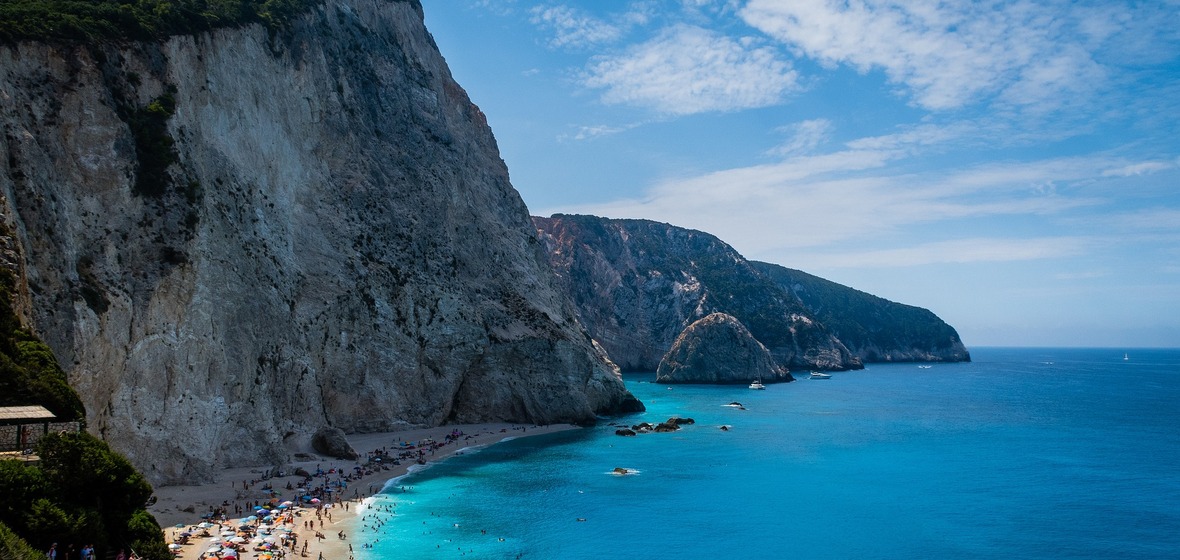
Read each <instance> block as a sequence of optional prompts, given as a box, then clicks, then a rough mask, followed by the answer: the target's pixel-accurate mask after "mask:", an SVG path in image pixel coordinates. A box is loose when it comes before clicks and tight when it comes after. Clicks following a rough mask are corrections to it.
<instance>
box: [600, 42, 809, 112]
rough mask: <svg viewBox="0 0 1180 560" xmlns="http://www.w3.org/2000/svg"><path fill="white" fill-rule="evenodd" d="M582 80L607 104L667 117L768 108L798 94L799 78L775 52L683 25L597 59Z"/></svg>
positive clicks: (750, 43) (754, 43) (751, 43)
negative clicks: (626, 106)
mask: <svg viewBox="0 0 1180 560" xmlns="http://www.w3.org/2000/svg"><path fill="white" fill-rule="evenodd" d="M581 78H582V83H583V84H584V85H586V86H588V87H590V88H594V89H601V90H603V93H602V100H603V101H604V102H606V103H621V104H628V105H636V106H641V107H647V108H650V109H653V110H655V111H657V112H659V113H662V114H668V115H690V114H694V113H703V112H709V111H722V112H724V111H736V110H739V109H749V108H754V107H765V106H769V105H774V104H777V103H780V102H781V101H782V100H783V99H784V97H785V96H786V95H787V94H788V93H790V92H792V91H795V90H796V89H797V88H798V84H797V75H796V72H795V71H794V70H793V69H792V68H791V65H790V64H789V63H788V62H786V61H785V60H783V59H782V58H780V56H779V54H778V53H777V51H775V50H774V49H773V48H770V47H767V46H759V45H758V43H757V41H755V40H753V39H750V38H742V39H734V38H731V37H728V36H725V35H721V34H719V33H717V32H714V31H710V30H707V29H704V28H701V27H696V26H691V25H683V24H681V25H675V26H673V27H670V28H667V29H665V30H663V31H662V32H660V33H659V34H658V35H657V36H655V37H654V38H653V39H651V40H649V41H647V42H645V43H641V44H637V45H634V46H632V47H630V48H628V49H627V50H626V51H624V52H623V53H621V54H617V55H601V56H597V57H595V58H594V59H593V60H592V61H591V62H590V64H589V66H588V67H587V69H586V70H585V71H584V72H583V74H582V76H581Z"/></svg>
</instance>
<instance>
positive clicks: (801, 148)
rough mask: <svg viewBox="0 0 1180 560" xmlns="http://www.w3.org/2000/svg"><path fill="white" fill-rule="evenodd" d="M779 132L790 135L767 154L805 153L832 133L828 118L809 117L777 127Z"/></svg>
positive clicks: (791, 154) (813, 148)
mask: <svg viewBox="0 0 1180 560" xmlns="http://www.w3.org/2000/svg"><path fill="white" fill-rule="evenodd" d="M779 131H780V132H784V133H786V134H788V135H790V138H789V139H788V140H787V141H786V142H785V143H783V144H781V145H779V146H777V147H775V148H773V149H771V150H770V151H769V152H768V154H769V155H773V156H793V155H801V154H807V153H810V152H811V151H813V150H815V148H816V147H818V146H819V145H821V144H823V143H824V142H827V140H828V138H829V137H830V136H831V133H832V121H830V120H828V119H811V120H806V121H802V122H797V123H794V124H790V125H787V126H784V127H781V128H779Z"/></svg>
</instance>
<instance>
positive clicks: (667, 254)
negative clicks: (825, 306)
mask: <svg viewBox="0 0 1180 560" xmlns="http://www.w3.org/2000/svg"><path fill="white" fill-rule="evenodd" d="M533 222H534V223H535V224H536V226H537V228H538V230H539V231H540V232H541V234H542V238H543V239H544V241H545V244H546V246H547V247H548V250H549V259H550V263H551V264H552V266H553V268H554V270H555V271H556V273H557V275H558V277H559V281H560V283H561V285H562V286H563V287H564V288H565V290H566V291H568V292H569V294H570V295H571V297H572V298H573V300H574V303H575V305H576V306H577V310H578V317H579V318H580V320H581V321H582V323H583V324H584V325H585V326H586V328H587V330H589V331H590V334H591V336H593V337H594V338H595V340H597V341H598V342H599V343H601V344H602V346H603V348H604V349H606V352H607V354H609V355H610V357H611V359H612V360H613V361H614V362H615V363H617V364H619V367H621V368H622V369H623V370H624V371H654V370H655V369H656V368H657V367H658V366H659V363H660V360H661V358H663V356H664V353H665V352H667V351H668V349H669V348H671V346H672V343H673V342H674V341H675V340H676V337H677V336H679V335H680V333H681V331H683V330H684V328H685V327H687V326H688V325H690V324H691V323H693V322H694V321H696V320H697V319H700V318H703V317H705V316H706V315H709V314H710V313H714V312H723V313H727V314H729V315H732V316H734V317H736V318H737V319H738V320H739V321H741V323H742V324H743V325H745V326H746V328H748V329H749V330H750V332H751V333H752V334H753V335H754V337H755V338H756V339H757V340H758V341H759V342H761V343H762V344H764V345H765V346H766V347H767V348H768V349H769V350H770V353H771V355H773V356H774V359H775V361H776V362H777V363H778V364H779V365H780V366H782V367H784V368H798V369H854V368H861V367H863V366H862V364H861V362H860V361H859V360H857V359H856V358H855V357H853V356H852V355H851V353H849V351H848V349H847V348H845V347H844V345H843V344H841V343H840V341H839V340H838V339H837V338H836V337H835V336H833V335H832V334H831V333H830V332H828V330H827V329H826V328H825V327H824V326H823V325H822V324H821V323H820V322H819V321H817V320H815V318H814V317H813V315H812V314H811V312H810V311H809V310H807V308H805V307H804V306H803V304H802V303H801V302H799V300H798V299H797V298H795V297H793V296H791V295H790V294H788V293H786V292H784V291H783V290H782V289H781V288H780V287H779V286H777V285H775V284H774V283H773V282H771V281H770V279H768V278H766V277H765V276H763V275H762V274H760V273H758V272H757V271H756V270H754V268H753V267H752V266H751V265H750V263H749V262H748V261H746V259H745V258H743V257H742V256H741V255H740V254H738V253H737V251H734V249H733V248H732V247H730V246H729V245H727V244H725V243H724V242H722V241H721V240H720V239H717V238H716V237H714V236H712V235H709V234H707V233H703V232H699V231H693V230H689V229H684V228H678V227H675V226H670V225H668V224H661V223H657V222H651V221H646V220H612V219H607V218H598V217H595V216H571V215H560V214H559V215H556V216H553V217H550V218H539V217H534V218H533Z"/></svg>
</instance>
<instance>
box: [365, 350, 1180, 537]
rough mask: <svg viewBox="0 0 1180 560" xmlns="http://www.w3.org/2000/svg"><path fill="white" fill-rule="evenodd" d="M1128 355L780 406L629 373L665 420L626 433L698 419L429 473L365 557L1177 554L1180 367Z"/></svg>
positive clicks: (529, 446)
mask: <svg viewBox="0 0 1180 560" xmlns="http://www.w3.org/2000/svg"><path fill="white" fill-rule="evenodd" d="M1129 353H1130V359H1129V360H1126V361H1124V360H1123V351H1122V350H1110V349H1106V350H1103V349H1003V348H980V349H974V350H973V351H972V357H973V358H974V359H975V361H974V362H972V363H969V364H937V365H934V366H933V367H931V368H928V369H926V368H919V367H917V366H916V365H914V364H889V365H871V366H870V367H869V368H868V369H867V370H865V371H859V372H845V373H835V374H833V378H832V379H830V380H824V381H812V380H807V379H801V380H799V381H797V382H795V383H790V384H784V385H772V386H770V387H769V388H768V389H767V390H766V391H751V390H749V389H746V388H745V387H715V386H674V387H673V388H671V389H669V388H667V386H663V385H657V384H654V383H651V382H650V381H651V380H652V379H653V377H652V376H644V375H632V376H628V377H627V382H628V386H629V387H630V388H631V390H632V391H633V392H634V393H635V394H636V396H638V397H639V398H640V399H642V400H643V401H644V403H646V404H647V406H648V412H646V413H644V414H642V415H636V416H632V417H628V418H625V419H622V420H621V422H625V423H628V424H631V423H637V422H639V421H651V422H656V421H660V420H665V419H667V418H668V417H670V416H674V415H680V416H688V417H692V418H694V419H695V420H696V422H697V423H696V424H695V425H691V426H686V427H685V429H683V430H681V431H679V432H676V433H673V434H641V435H640V436H638V437H633V438H623V437H619V436H615V435H614V430H615V428H614V427H612V426H609V425H606V424H603V425H601V426H599V427H596V428H591V429H586V430H577V431H573V432H565V433H559V434H553V435H549V436H538V437H530V438H523V439H518V440H514V441H509V442H505V443H502V444H498V445H495V446H492V447H489V448H487V449H484V450H482V451H480V452H478V453H470V454H466V455H463V456H460V457H455V458H453V459H450V460H448V461H446V462H444V463H442V464H440V465H436V466H433V467H431V468H429V469H425V470H423V471H421V472H418V473H415V474H413V475H411V476H409V477H407V478H405V479H403V480H401V481H398V482H399V483H400V484H401V485H402V486H405V487H407V491H406V492H404V493H403V492H400V491H399V488H400V486H394V487H392V488H391V490H390V491H389V493H386V494H382V495H379V497H378V498H377V500H376V501H375V502H374V507H375V508H377V510H386V509H392V510H394V511H396V515H393V514H390V513H386V512H384V511H380V512H379V513H377V514H376V515H379V516H380V517H381V520H382V521H381V522H382V525H381V526H380V527H377V528H376V530H374V529H371V528H370V529H368V530H366V531H364V532H362V531H361V530H359V528H358V529H354V530H353V532H352V534H353V535H355V536H356V537H354V539H353V540H354V543H356V544H358V545H359V543H360V542H361V539H365V540H369V541H376V544H375V545H374V548H372V549H359V548H358V560H371V559H378V558H518V557H519V558H537V559H557V558H567V559H574V558H644V559H647V558H650V559H662V558H668V559H673V558H675V559H693V558H701V559H716V558H726V557H730V558H853V557H865V558H1180V351H1178V350H1131V351H1129ZM733 400H738V401H741V402H742V403H744V404H745V406H746V408H747V410H744V411H743V410H737V409H734V408H729V407H725V406H723V405H724V404H726V403H728V402H730V401H733ZM723 424H726V425H731V426H732V429H731V430H730V431H722V430H720V429H718V426H720V425H723ZM614 467H627V468H632V469H636V470H637V471H638V473H637V474H634V475H629V476H615V475H612V474H609V471H610V470H611V469H613V468H614ZM368 522H369V524H372V523H373V517H370V518H369V519H368ZM357 537H359V538H357Z"/></svg>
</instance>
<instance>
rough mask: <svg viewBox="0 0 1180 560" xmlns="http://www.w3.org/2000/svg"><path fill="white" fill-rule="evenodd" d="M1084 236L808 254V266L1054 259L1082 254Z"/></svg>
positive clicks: (974, 240)
mask: <svg viewBox="0 0 1180 560" xmlns="http://www.w3.org/2000/svg"><path fill="white" fill-rule="evenodd" d="M1093 243H1094V241H1093V240H1091V239H1089V238H1087V237H1044V238H1019V239H1007V238H990V237H984V238H971V239H954V240H948V241H936V242H933V243H922V244H919V245H914V246H910V247H899V248H894V249H884V250H878V251H863V252H856V251H852V252H838V253H825V254H820V255H810V256H808V257H807V261H808V263H809V266H811V267H821V268H848V267H855V268H905V267H910V266H922V265H931V264H944V263H979V262H1012V261H1031V260H1041V259H1058V258H1063V257H1072V256H1076V255H1080V254H1083V253H1084V252H1085V251H1086V250H1087V249H1088V248H1089V247H1090V246H1091V245H1092V244H1093Z"/></svg>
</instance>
